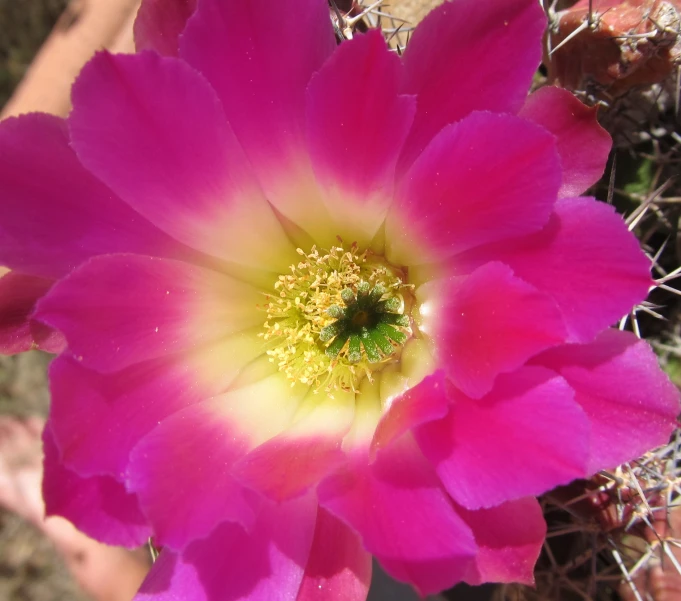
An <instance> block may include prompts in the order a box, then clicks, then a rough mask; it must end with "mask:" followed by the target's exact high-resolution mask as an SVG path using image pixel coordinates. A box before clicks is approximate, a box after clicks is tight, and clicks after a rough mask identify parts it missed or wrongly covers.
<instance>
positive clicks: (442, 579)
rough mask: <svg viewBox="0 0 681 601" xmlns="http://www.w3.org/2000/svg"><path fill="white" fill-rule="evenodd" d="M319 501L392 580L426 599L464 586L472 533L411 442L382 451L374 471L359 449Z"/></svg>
mask: <svg viewBox="0 0 681 601" xmlns="http://www.w3.org/2000/svg"><path fill="white" fill-rule="evenodd" d="M319 497H320V504H321V505H322V506H324V507H326V508H327V509H329V510H330V511H331V512H332V513H334V514H335V515H336V516H338V517H339V518H341V519H342V520H343V521H344V522H346V523H347V524H349V525H350V526H351V527H352V528H353V529H354V530H356V531H357V532H358V533H359V534H360V536H361V537H362V540H363V543H364V546H365V547H366V549H367V551H369V552H370V553H372V554H373V555H375V556H376V558H377V559H378V560H379V561H380V562H381V565H382V566H383V567H384V568H385V569H386V570H387V571H388V572H389V573H390V574H391V575H392V576H394V577H395V578H397V579H398V580H402V581H404V582H409V583H410V584H412V585H413V586H414V587H416V588H417V590H418V591H419V592H420V593H422V594H424V595H425V594H430V593H436V592H439V591H441V590H443V589H445V588H448V587H449V586H451V585H452V584H454V583H455V582H458V581H460V580H462V579H463V578H464V577H465V575H466V573H467V572H468V570H470V568H471V565H472V561H473V558H474V556H475V554H476V552H477V546H476V544H475V541H474V540H473V535H472V533H471V531H470V529H469V528H468V526H467V525H466V524H465V522H464V521H463V520H462V519H461V518H460V517H459V515H458V514H457V513H456V511H455V510H454V508H453V507H452V504H451V502H450V500H449V497H448V495H447V494H446V493H445V491H444V490H442V488H441V486H440V483H439V482H438V479H437V477H436V476H435V474H434V473H433V471H432V468H431V467H430V466H429V465H428V463H427V461H426V460H425V459H424V457H423V455H422V454H421V453H420V451H419V450H418V448H417V447H416V445H415V444H414V443H413V439H411V438H410V437H403V438H401V439H400V440H398V441H396V442H394V443H393V444H391V445H390V446H389V447H387V448H386V449H383V450H382V451H381V452H380V453H378V455H377V459H376V461H375V462H374V463H373V464H372V465H371V466H369V465H368V457H367V454H366V452H362V451H357V452H356V453H355V455H354V456H353V458H352V461H351V463H350V464H349V465H348V466H347V467H345V468H343V469H342V470H340V471H339V472H337V473H336V474H334V475H332V476H330V477H329V478H327V479H326V480H325V481H324V482H322V484H321V485H320V487H319ZM405 516H409V519H405Z"/></svg>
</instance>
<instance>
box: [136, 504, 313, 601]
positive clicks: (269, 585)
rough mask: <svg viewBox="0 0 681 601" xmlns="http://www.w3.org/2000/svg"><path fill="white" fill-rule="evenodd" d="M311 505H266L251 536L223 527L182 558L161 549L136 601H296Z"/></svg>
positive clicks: (309, 534)
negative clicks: (266, 600)
mask: <svg viewBox="0 0 681 601" xmlns="http://www.w3.org/2000/svg"><path fill="white" fill-rule="evenodd" d="M313 501H314V499H311V498H310V497H309V496H308V497H302V498H301V499H296V500H294V501H289V502H287V503H283V504H281V505H272V506H267V507H266V508H265V509H263V510H262V511H261V512H260V514H259V516H258V520H257V522H256V523H255V524H254V526H253V528H252V529H251V530H250V531H249V532H246V531H245V530H244V529H243V528H241V527H240V526H238V525H237V524H229V523H224V524H222V525H220V526H218V527H217V528H216V529H215V530H214V531H213V532H212V533H211V534H210V536H208V537H207V538H205V539H204V540H197V541H196V542H194V543H192V544H191V545H189V547H187V549H186V550H185V551H184V552H183V553H182V554H181V555H178V554H175V553H173V552H172V551H171V550H170V549H164V550H163V552H162V553H161V556H160V557H159V559H158V561H157V562H156V563H155V564H154V566H153V568H152V569H151V572H150V573H149V575H148V576H147V579H146V580H145V581H144V583H143V584H142V588H141V589H140V592H139V593H138V594H137V596H136V597H135V599H134V601H180V600H181V601H189V600H191V601H262V600H265V599H268V600H269V599H271V600H274V599H276V600H277V601H296V595H297V593H298V589H299V587H300V583H301V580H302V578H303V569H304V566H305V564H306V562H307V560H308V557H309V554H310V547H311V545H312V539H313V535H314V530H315V512H316V503H314V502H313Z"/></svg>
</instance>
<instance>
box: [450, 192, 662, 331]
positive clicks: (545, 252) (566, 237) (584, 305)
mask: <svg viewBox="0 0 681 601" xmlns="http://www.w3.org/2000/svg"><path fill="white" fill-rule="evenodd" d="M494 260H500V261H503V262H504V263H506V264H508V265H509V266H510V267H511V269H513V271H514V272H515V274H516V275H517V276H518V277H519V278H521V279H523V280H525V281H526V282H528V283H530V284H532V285H533V286H535V287H536V288H537V289H538V290H540V291H542V292H545V293H546V294H549V295H551V296H552V297H553V299H554V300H555V301H556V303H557V305H558V307H559V308H560V310H561V312H562V313H563V319H564V321H565V324H566V326H567V328H568V332H569V341H574V342H589V341H590V340H592V339H593V338H594V336H596V334H597V333H598V332H600V331H601V330H603V329H604V328H606V327H608V326H610V325H612V324H613V323H614V322H616V321H617V320H618V319H620V317H622V316H623V315H625V314H626V313H627V312H628V311H629V310H630V309H631V308H632V307H633V306H634V305H635V304H636V303H638V302H640V301H642V300H643V299H644V298H645V297H646V295H647V293H648V288H649V287H650V286H651V285H652V279H651V277H650V261H649V260H648V259H647V258H646V256H645V255H644V254H643V252H642V251H641V249H640V246H639V243H638V240H636V238H635V237H634V235H633V234H631V233H629V232H628V231H627V227H626V225H625V224H624V221H622V218H621V217H620V216H619V215H617V214H616V213H615V210H614V208H613V207H611V206H609V205H607V204H605V203H602V202H597V201H595V200H594V199H592V198H564V199H561V200H559V201H558V203H557V204H556V212H555V214H554V215H553V216H552V217H551V220H550V221H549V223H548V225H547V226H546V227H545V228H544V230H542V231H541V232H539V233H537V234H535V235H531V236H526V237H524V238H518V239H517V240H513V241H509V242H505V243H503V244H496V245H490V246H489V247H487V248H483V249H479V250H474V251H472V252H470V253H468V254H467V255H466V256H459V257H457V258H456V265H455V266H454V265H453V264H452V266H453V268H456V269H461V270H464V271H465V270H468V269H472V268H474V266H477V265H480V264H482V263H484V262H486V261H494Z"/></svg>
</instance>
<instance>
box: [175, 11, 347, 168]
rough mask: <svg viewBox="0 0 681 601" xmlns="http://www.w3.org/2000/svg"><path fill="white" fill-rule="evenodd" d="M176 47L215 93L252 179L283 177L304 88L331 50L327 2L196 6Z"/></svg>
mask: <svg viewBox="0 0 681 601" xmlns="http://www.w3.org/2000/svg"><path fill="white" fill-rule="evenodd" d="M180 46H181V48H180V52H181V55H182V57H183V58H184V59H185V60H187V62H189V64H191V65H192V66H194V67H196V68H197V69H198V70H199V71H200V72H201V73H202V74H203V75H205V77H206V78H207V79H208V80H209V81H210V83H211V84H212V86H213V87H214V88H215V90H216V91H217V93H218V95H219V96H220V100H221V101H222V104H223V107H224V109H225V113H226V114H227V117H228V119H229V122H230V123H231V125H232V127H233V128H234V131H235V132H236V135H237V137H238V138H239V141H240V142H241V144H242V145H243V147H244V149H245V150H246V153H247V154H248V156H249V158H250V159H251V161H252V162H253V165H254V166H255V168H256V169H258V170H259V171H258V175H259V176H260V177H261V178H264V179H268V171H271V170H274V171H275V173H274V174H273V175H278V174H279V173H281V171H282V170H285V169H286V168H287V167H288V164H289V160H290V158H291V153H292V152H294V153H295V152H299V151H300V150H301V149H302V148H304V147H305V115H304V108H305V89H306V88H307V85H308V83H309V81H310V78H311V77H312V74H313V73H315V72H316V71H318V70H319V68H320V67H321V66H322V64H323V63H324V61H325V60H326V59H327V58H328V57H329V56H330V55H331V53H332V52H333V51H334V49H335V47H336V43H335V39H334V35H333V29H332V26H331V19H330V18H329V7H328V5H327V3H326V1H325V0H282V1H281V2H278V3H277V5H276V7H273V5H272V4H271V2H270V1H269V0H249V1H248V2H223V1H221V0H203V1H202V2H201V3H200V5H199V7H198V10H197V12H196V14H195V15H194V17H192V19H191V20H190V21H189V24H188V26H187V29H186V31H185V33H184V35H183V37H182V41H181V45H180ZM235 90H238V93H235Z"/></svg>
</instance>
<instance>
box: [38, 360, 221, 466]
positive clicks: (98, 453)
mask: <svg viewBox="0 0 681 601" xmlns="http://www.w3.org/2000/svg"><path fill="white" fill-rule="evenodd" d="M50 392H51V395H52V404H51V407H50V422H51V425H52V429H53V432H54V437H55V439H56V441H57V443H58V444H59V448H60V449H61V454H62V459H63V461H64V463H65V464H66V465H68V467H69V468H70V469H72V470H74V471H76V472H77V473H78V474H80V475H84V476H87V475H95V474H110V475H112V476H115V477H118V478H123V476H124V474H125V470H126V467H127V465H128V461H129V459H130V451H131V450H132V448H133V447H134V446H135V445H136V444H137V443H138V442H139V441H140V439H141V438H142V437H143V436H144V435H145V434H147V433H148V432H149V431H151V430H152V429H153V428H154V427H156V426H157V425H158V423H159V422H160V421H162V420H163V419H165V418H166V417H168V416H169V415H172V414H173V413H175V412H176V411H179V410H180V409H182V408H184V407H186V406H189V405H191V404H194V403H196V402H198V401H202V400H205V399H206V398H208V397H210V396H212V395H213V394H215V393H216V392H217V390H215V389H211V388H210V387H208V386H202V385H201V382H200V380H199V379H198V378H197V377H196V374H195V372H194V369H193V368H192V365H191V363H190V362H189V361H188V360H187V358H186V357H184V356H182V355H179V356H169V357H161V358H159V359H156V360H153V361H148V362H146V363H142V364H137V365H133V366H131V367H129V368H127V369H124V370H123V371H118V372H113V373H111V374H104V375H103V374H98V373H97V372H94V371H91V370H88V369H85V368H84V367H83V366H82V365H80V363H79V362H78V361H76V360H74V359H72V358H71V357H68V356H62V357H58V358H57V359H55V360H54V361H53V362H52V365H51V366H50Z"/></svg>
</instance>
